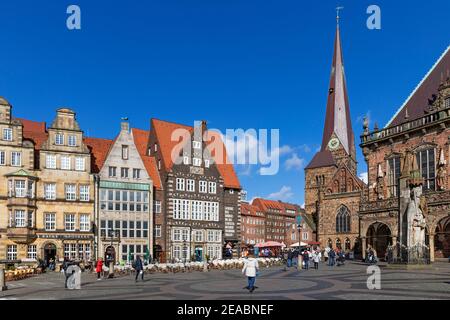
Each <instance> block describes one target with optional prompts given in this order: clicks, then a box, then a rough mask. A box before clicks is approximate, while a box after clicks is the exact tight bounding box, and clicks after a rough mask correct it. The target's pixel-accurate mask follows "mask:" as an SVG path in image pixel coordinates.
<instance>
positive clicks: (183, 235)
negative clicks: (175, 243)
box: [181, 229, 190, 241]
mask: <svg viewBox="0 0 450 320" xmlns="http://www.w3.org/2000/svg"><path fill="white" fill-rule="evenodd" d="M181 240H183V241H189V240H190V238H189V230H187V229H183V230H181Z"/></svg>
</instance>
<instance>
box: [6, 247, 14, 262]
mask: <svg viewBox="0 0 450 320" xmlns="http://www.w3.org/2000/svg"><path fill="white" fill-rule="evenodd" d="M6 253H7V254H6V256H7V258H8V260H17V245H15V244H13V245H8V247H7V251H6Z"/></svg>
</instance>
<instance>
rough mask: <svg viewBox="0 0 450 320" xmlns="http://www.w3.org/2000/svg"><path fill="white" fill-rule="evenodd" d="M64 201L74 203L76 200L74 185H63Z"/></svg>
mask: <svg viewBox="0 0 450 320" xmlns="http://www.w3.org/2000/svg"><path fill="white" fill-rule="evenodd" d="M65 189H66V190H65V193H66V200H69V201H75V200H76V186H75V185H74V184H66V185H65Z"/></svg>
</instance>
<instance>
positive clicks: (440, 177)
mask: <svg viewBox="0 0 450 320" xmlns="http://www.w3.org/2000/svg"><path fill="white" fill-rule="evenodd" d="M446 164H447V161H446V160H445V156H444V149H441V152H440V155H439V163H438V169H437V172H436V184H437V189H438V191H443V190H445V178H446V176H447V172H446V170H445V165H446Z"/></svg>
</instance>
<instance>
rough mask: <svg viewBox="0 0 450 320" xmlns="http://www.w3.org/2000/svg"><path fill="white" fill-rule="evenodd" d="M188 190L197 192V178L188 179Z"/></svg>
mask: <svg viewBox="0 0 450 320" xmlns="http://www.w3.org/2000/svg"><path fill="white" fill-rule="evenodd" d="M186 190H187V191H190V192H195V180H192V179H187V188H186Z"/></svg>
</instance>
